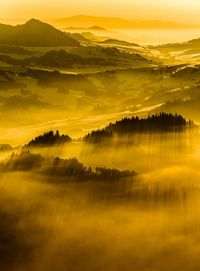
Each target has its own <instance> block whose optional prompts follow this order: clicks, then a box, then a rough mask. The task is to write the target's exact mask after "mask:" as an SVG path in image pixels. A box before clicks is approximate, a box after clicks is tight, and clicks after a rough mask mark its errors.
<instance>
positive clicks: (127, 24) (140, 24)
mask: <svg viewBox="0 0 200 271" xmlns="http://www.w3.org/2000/svg"><path fill="white" fill-rule="evenodd" d="M49 21H50V22H51V23H54V24H55V25H63V26H65V27H81V28H83V27H84V28H85V27H86V28H88V27H93V26H94V25H98V26H99V27H103V28H108V29H109V28H116V29H117V28H119V29H120V28H136V29H137V28H141V29H144V28H147V29H151V28H154V29H155V28H160V29H170V28H172V29H173V28H194V27H196V26H193V25H187V24H182V23H177V22H166V21H159V20H154V21H132V20H127V19H122V18H117V17H114V18H112V17H98V16H86V15H76V16H72V17H67V18H58V19H52V20H49Z"/></svg>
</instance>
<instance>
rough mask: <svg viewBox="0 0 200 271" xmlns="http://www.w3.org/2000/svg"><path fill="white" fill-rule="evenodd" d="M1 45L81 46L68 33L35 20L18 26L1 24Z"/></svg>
mask: <svg viewBox="0 0 200 271" xmlns="http://www.w3.org/2000/svg"><path fill="white" fill-rule="evenodd" d="M0 43H2V44H9V45H21V46H31V47H51V46H72V47H73V46H79V45H80V44H79V42H78V41H77V40H75V39H74V38H72V37H70V36H68V35H67V34H66V33H64V32H62V31H60V30H58V29H56V28H54V27H53V26H51V25H49V24H46V23H43V22H41V21H39V20H35V19H31V20H29V21H28V22H27V23H25V24H22V25H17V26H10V25H4V24H0Z"/></svg>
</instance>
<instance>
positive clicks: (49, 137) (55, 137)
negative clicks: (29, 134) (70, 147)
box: [25, 131, 72, 147]
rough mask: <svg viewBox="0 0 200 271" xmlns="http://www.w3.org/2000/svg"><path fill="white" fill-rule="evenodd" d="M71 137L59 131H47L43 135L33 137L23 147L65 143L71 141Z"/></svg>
mask: <svg viewBox="0 0 200 271" xmlns="http://www.w3.org/2000/svg"><path fill="white" fill-rule="evenodd" d="M71 140H72V139H71V138H70V137H69V136H68V135H60V133H59V131H56V132H55V133H54V132H53V131H49V132H46V133H44V134H43V135H40V136H37V137H36V138H35V139H33V140H31V141H30V142H29V143H28V144H27V145H26V146H25V147H37V146H39V147H40V146H41V147H44V146H53V145H58V144H65V143H69V142H71Z"/></svg>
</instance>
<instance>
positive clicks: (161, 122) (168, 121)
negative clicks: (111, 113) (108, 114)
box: [105, 113, 192, 133]
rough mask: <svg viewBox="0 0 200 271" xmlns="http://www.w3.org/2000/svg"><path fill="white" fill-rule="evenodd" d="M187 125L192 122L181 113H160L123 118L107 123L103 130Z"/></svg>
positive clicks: (168, 128)
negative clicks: (145, 116) (144, 116)
mask: <svg viewBox="0 0 200 271" xmlns="http://www.w3.org/2000/svg"><path fill="white" fill-rule="evenodd" d="M187 125H192V122H191V121H189V122H187V121H186V120H185V119H184V118H183V117H182V116H181V115H178V114H175V115H173V114H171V113H169V114H168V113H160V114H155V115H152V116H149V117H147V118H139V117H132V118H124V119H122V120H120V121H116V123H114V124H112V123H111V124H109V125H108V126H107V127H106V128H105V130H106V131H112V132H116V133H127V132H128V133H129V132H156V131H158V132H160V131H179V130H182V129H184V128H186V127H187Z"/></svg>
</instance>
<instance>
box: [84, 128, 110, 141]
mask: <svg viewBox="0 0 200 271" xmlns="http://www.w3.org/2000/svg"><path fill="white" fill-rule="evenodd" d="M112 137H113V133H112V131H107V130H106V129H102V130H97V131H92V132H91V133H89V134H87V135H86V136H85V137H84V138H83V140H84V141H85V142H89V143H101V142H104V141H105V140H107V139H111V138H112Z"/></svg>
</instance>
